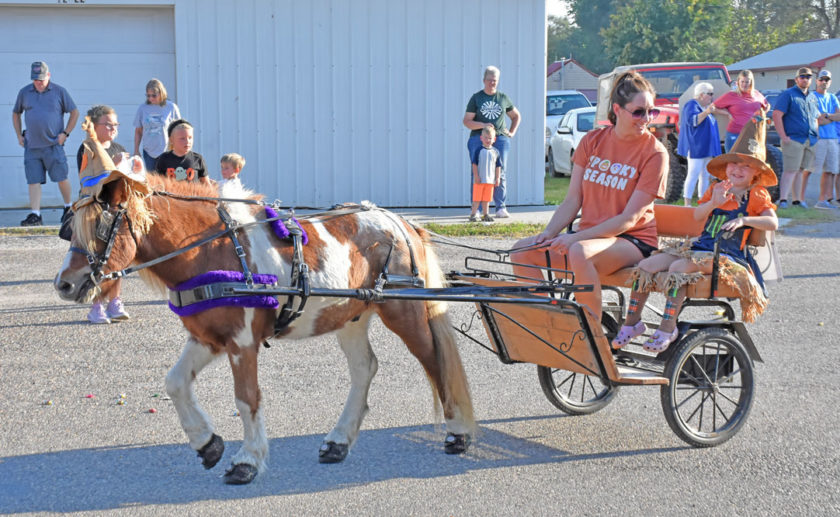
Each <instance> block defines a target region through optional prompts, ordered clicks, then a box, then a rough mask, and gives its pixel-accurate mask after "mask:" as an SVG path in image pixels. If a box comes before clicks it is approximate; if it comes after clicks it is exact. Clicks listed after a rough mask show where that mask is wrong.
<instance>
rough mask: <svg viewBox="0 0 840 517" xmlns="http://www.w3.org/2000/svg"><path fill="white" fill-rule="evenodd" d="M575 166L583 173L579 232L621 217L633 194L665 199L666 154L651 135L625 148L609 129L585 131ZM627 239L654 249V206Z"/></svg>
mask: <svg viewBox="0 0 840 517" xmlns="http://www.w3.org/2000/svg"><path fill="white" fill-rule="evenodd" d="M574 162H575V165H580V166H581V167H583V181H582V184H581V195H582V198H583V199H582V203H581V219H580V225H579V227H580V229H586V228H591V227H592V226H596V225H598V224H600V223H602V222H604V221H606V220H607V219H610V218H612V217H615V216H617V215H619V214H620V213H622V212H623V211H624V208H625V207H626V206H627V203H628V202H629V201H630V196H632V195H633V192H635V191H637V190H639V191H641V192H646V193H648V194H650V195H652V196H654V197H656V198H659V199H661V198H663V197H664V196H665V188H666V181H667V178H668V151H666V150H665V146H663V145H662V143H660V142H659V141H658V140H657V139H656V137H655V136H653V135H652V134H651V133H648V132H645V134H644V135H642V136H641V137H640V138H639V139H636V140H633V141H631V142H627V141H622V140H619V139H618V138H617V137H616V136H615V129H614V128H613V127H608V128H605V129H599V130H596V131H590V132H589V133H587V134H586V136H584V137H583V139H582V140H581V141H580V145H579V146H578V149H577V150H576V151H575V157H574ZM626 233H627V234H629V235H632V236H633V237H635V238H637V239H639V240H640V241H642V242H644V243H647V244H650V245H651V246H656V245H657V238H656V221H655V220H654V218H653V204H651V206H649V207H648V208H647V210H645V213H644V214H643V215H642V217H641V218H640V219H639V221H638V222H637V223H636V225H635V226H634V227H633V228H631V229H630V230H628V231H627V232H626Z"/></svg>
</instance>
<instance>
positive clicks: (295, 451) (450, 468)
mask: <svg viewBox="0 0 840 517" xmlns="http://www.w3.org/2000/svg"><path fill="white" fill-rule="evenodd" d="M544 418H552V419H554V418H557V416H556V415H551V416H550V417H548V416H547V417H544ZM515 420H534V418H526V419H522V418H519V419H503V420H492V421H491V420H487V421H484V422H482V424H483V425H484V427H482V428H481V429H480V437H479V440H478V441H477V442H476V443H475V444H474V445H473V447H472V448H471V449H470V451H469V452H468V454H466V455H464V456H448V455H446V454H444V452H443V438H444V435H443V432H442V430H440V429H436V428H435V427H434V426H431V425H429V426H416V427H399V428H391V429H380V430H370V431H363V432H362V433H361V436H360V438H359V441H358V442H357V445H356V447H354V449H353V450H352V451H351V453H350V455H349V456H348V457H347V459H346V460H345V461H344V462H343V463H340V464H335V465H321V464H319V463H318V447H319V446H320V444H321V440H322V438H323V436H322V435H306V436H292V437H284V438H274V439H272V440H269V447H270V455H271V457H270V460H269V468H268V470H267V471H266V472H264V473H263V474H261V475H260V476H259V477H257V479H256V480H255V481H254V482H253V483H252V484H250V485H247V486H239V487H235V486H228V485H225V484H224V483H223V482H222V480H221V478H220V477H221V475H222V474H224V470H225V469H226V468H227V465H228V464H229V462H230V459H231V457H232V456H233V454H235V453H236V451H237V450H238V449H239V446H240V445H241V442H233V441H232V442H228V443H227V444H226V449H225V455H224V457H223V458H222V460H221V461H220V462H219V464H218V465H216V467H215V468H214V469H213V470H212V471H204V470H203V469H202V467H201V465H200V462H199V459H198V458H197V457H196V455H195V453H194V452H193V451H192V450H191V449H189V447H188V446H187V445H185V444H178V445H147V446H144V445H126V446H123V447H108V448H96V449H78V450H69V451H60V452H52V453H43V454H34V455H25V456H15V457H6V458H2V457H0V513H3V514H10V513H23V512H85V511H96V510H108V509H118V508H126V507H130V508H138V507H143V506H148V505H164V504H185V503H191V502H194V501H205V500H234V499H243V498H252V497H253V498H256V497H264V496H272V495H280V496H282V495H295V494H311V493H318V492H327V491H331V490H337V489H344V488H347V487H352V486H360V487H361V486H364V485H367V484H369V483H376V482H378V481H384V480H390V479H399V478H438V477H445V476H454V475H459V474H463V473H465V472H469V471H473V470H483V469H496V468H504V467H510V466H517V465H534V464H545V463H558V462H579V461H588V460H597V459H600V458H610V457H627V456H637V455H648V454H661V453H668V452H675V451H678V450H681V449H684V447H673V448H653V449H639V450H627V451H609V452H601V453H591V454H579V455H575V454H571V453H569V452H567V451H563V450H559V449H554V448H550V447H546V446H544V445H541V444H538V443H535V442H533V441H530V440H527V439H523V438H519V437H515V436H512V435H510V434H507V433H504V432H500V431H497V430H494V429H490V428H488V427H486V425H491V424H496V423H506V422H512V421H515Z"/></svg>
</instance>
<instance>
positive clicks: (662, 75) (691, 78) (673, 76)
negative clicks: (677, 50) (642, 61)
mask: <svg viewBox="0 0 840 517" xmlns="http://www.w3.org/2000/svg"><path fill="white" fill-rule="evenodd" d="M639 73H641V74H642V76H644V78H645V79H647V80H648V81H650V83H651V84H652V85H653V88H654V90H656V97H657V98H660V97H679V96H680V95H682V94H683V92H684V91H686V90H687V89H688V87H689V86H691V85H692V84H694V83H695V82H696V81H711V80H715V79H720V80H722V81H726V77H725V76H724V74H723V70H721V69H720V68H699V69H698V68H695V69H689V70H647V71H646V70H641V71H640V72H639Z"/></svg>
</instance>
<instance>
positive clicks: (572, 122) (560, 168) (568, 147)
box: [546, 106, 595, 176]
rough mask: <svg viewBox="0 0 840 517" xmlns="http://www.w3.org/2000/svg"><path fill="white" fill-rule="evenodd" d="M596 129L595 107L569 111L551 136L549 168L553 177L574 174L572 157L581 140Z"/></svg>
mask: <svg viewBox="0 0 840 517" xmlns="http://www.w3.org/2000/svg"><path fill="white" fill-rule="evenodd" d="M594 127H595V107H594V106H591V107H588V108H576V109H573V110H569V111H568V112H567V113H566V114H565V115H564V116H563V118H562V119H561V120H560V122H559V123H558V124H557V129H556V130H555V131H554V133H553V134H552V135H551V140H550V141H549V144H548V163H547V165H546V166H547V168H548V172H550V173H551V174H552V175H553V176H562V175H564V174H566V175H569V176H570V175H571V174H572V156H574V154H575V149H577V146H578V144H580V139H581V138H583V135H585V134H586V133H587V132H589V131H590V130H592V129H593V128H594Z"/></svg>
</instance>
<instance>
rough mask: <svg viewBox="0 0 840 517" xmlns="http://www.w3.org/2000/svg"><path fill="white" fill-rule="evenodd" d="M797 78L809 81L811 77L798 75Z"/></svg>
mask: <svg viewBox="0 0 840 517" xmlns="http://www.w3.org/2000/svg"><path fill="white" fill-rule="evenodd" d="M799 78H800V79H810V78H811V76H810V75H806V74H802V75H800V76H799Z"/></svg>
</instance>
